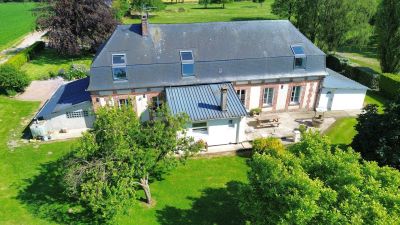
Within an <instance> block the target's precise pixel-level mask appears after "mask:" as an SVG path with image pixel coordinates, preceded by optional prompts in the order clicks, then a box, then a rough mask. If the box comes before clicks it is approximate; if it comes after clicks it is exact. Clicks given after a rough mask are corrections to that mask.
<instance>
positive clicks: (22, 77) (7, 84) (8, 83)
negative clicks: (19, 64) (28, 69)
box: [0, 65, 30, 95]
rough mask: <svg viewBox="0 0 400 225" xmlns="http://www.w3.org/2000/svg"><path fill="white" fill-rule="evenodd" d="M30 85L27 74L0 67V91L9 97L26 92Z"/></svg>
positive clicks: (7, 66)
mask: <svg viewBox="0 0 400 225" xmlns="http://www.w3.org/2000/svg"><path fill="white" fill-rule="evenodd" d="M29 84H30V80H29V78H28V76H27V75H26V73H24V72H23V71H20V70H19V69H17V68H15V67H13V66H10V65H3V66H0V90H1V91H2V92H5V93H6V94H7V95H15V94H16V93H17V92H21V91H24V90H25V88H26V87H27V86H28V85H29Z"/></svg>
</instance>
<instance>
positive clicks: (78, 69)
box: [59, 65, 89, 80]
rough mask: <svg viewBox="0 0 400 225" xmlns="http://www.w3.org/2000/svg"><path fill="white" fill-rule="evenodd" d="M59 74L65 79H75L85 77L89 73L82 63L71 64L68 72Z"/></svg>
mask: <svg viewBox="0 0 400 225" xmlns="http://www.w3.org/2000/svg"><path fill="white" fill-rule="evenodd" d="M59 75H61V76H62V77H63V78H64V79H66V80H75V79H81V78H85V77H87V76H88V75H89V73H88V70H87V68H86V67H85V66H84V65H72V66H71V68H70V70H69V71H68V72H66V73H61V74H59Z"/></svg>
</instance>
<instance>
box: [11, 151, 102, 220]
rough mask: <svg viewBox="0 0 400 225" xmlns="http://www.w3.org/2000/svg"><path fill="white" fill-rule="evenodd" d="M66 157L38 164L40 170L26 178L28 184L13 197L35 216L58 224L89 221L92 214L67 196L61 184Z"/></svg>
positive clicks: (91, 218)
mask: <svg viewBox="0 0 400 225" xmlns="http://www.w3.org/2000/svg"><path fill="white" fill-rule="evenodd" d="M69 157H70V155H67V156H66V157H64V158H62V159H60V160H58V161H56V162H50V163H46V164H42V165H41V167H40V173H39V174H38V175H37V176H35V177H32V178H29V179H26V180H25V182H26V183H27V184H28V185H27V186H26V187H25V188H23V189H22V190H20V191H19V193H18V196H17V199H18V200H20V201H21V202H22V203H24V204H25V205H26V207H27V209H28V210H29V211H30V212H31V213H32V214H33V215H35V216H36V217H39V218H42V219H45V220H47V221H50V222H56V223H60V224H93V223H96V221H93V218H94V216H93V215H92V214H91V213H90V212H88V211H87V210H85V209H84V208H83V207H82V206H81V205H79V204H78V203H77V201H76V199H73V198H70V197H69V196H68V195H67V194H66V190H65V188H64V186H63V184H62V180H63V168H64V163H65V161H66V160H67V159H68V158H69Z"/></svg>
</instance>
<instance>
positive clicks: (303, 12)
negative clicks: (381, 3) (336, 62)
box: [272, 0, 376, 51]
mask: <svg viewBox="0 0 400 225" xmlns="http://www.w3.org/2000/svg"><path fill="white" fill-rule="evenodd" d="M272 11H273V12H274V13H275V14H277V15H279V16H281V17H285V18H288V19H289V20H292V22H294V24H295V25H296V26H297V27H298V28H299V29H300V31H301V32H303V33H304V34H305V35H306V36H307V37H308V38H309V39H310V40H311V41H312V42H314V43H315V44H317V45H318V46H319V47H320V48H322V49H323V50H325V51H332V50H336V49H337V48H338V47H339V46H341V45H343V44H344V43H346V42H348V41H349V40H351V41H353V42H357V43H365V40H368V38H369V36H368V35H366V34H368V33H366V32H365V31H366V30H368V28H369V27H370V25H369V20H370V19H371V18H372V17H373V15H374V13H375V11H376V1H375V0H363V1H353V0H289V1H283V0H275V2H274V3H273V5H272Z"/></svg>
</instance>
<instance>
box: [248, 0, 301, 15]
mask: <svg viewBox="0 0 400 225" xmlns="http://www.w3.org/2000/svg"><path fill="white" fill-rule="evenodd" d="M254 1H255V0H254ZM258 1H259V0H258ZM297 2H298V0H275V1H274V3H272V6H271V8H272V13H274V14H276V15H278V16H280V17H283V18H287V19H288V20H292V17H293V15H294V14H295V12H296V8H295V7H296V6H297Z"/></svg>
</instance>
